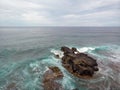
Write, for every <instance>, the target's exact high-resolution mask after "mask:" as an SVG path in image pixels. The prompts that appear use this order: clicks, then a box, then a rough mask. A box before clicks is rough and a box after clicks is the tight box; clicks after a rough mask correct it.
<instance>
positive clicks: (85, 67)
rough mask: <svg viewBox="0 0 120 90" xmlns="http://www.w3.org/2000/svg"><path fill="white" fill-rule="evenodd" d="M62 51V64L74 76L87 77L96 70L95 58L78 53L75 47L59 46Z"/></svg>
mask: <svg viewBox="0 0 120 90" xmlns="http://www.w3.org/2000/svg"><path fill="white" fill-rule="evenodd" d="M61 51H63V52H64V56H63V57H62V65H63V66H64V67H65V68H66V69H67V70H68V71H69V72H70V73H72V74H73V75H74V76H76V77H79V78H85V79H89V78H91V77H92V76H93V75H94V73H95V72H96V71H98V70H99V69H98V64H97V61H96V60H95V59H93V58H92V57H90V56H88V55H87V54H84V53H80V52H79V51H77V49H76V48H72V49H70V48H68V47H65V46H64V47H61Z"/></svg>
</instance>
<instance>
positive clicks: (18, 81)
mask: <svg viewBox="0 0 120 90" xmlns="http://www.w3.org/2000/svg"><path fill="white" fill-rule="evenodd" d="M65 45H66V46H69V47H73V46H74V47H77V49H78V50H80V51H81V52H85V53H88V54H89V55H91V56H93V57H94V58H96V59H97V60H98V63H99V64H100V68H101V69H100V71H99V72H98V74H100V76H99V77H98V78H96V79H94V80H89V81H85V80H79V79H75V78H74V77H73V76H72V75H71V74H69V73H68V72H67V71H66V70H65V69H64V68H63V67H62V66H61V62H60V60H57V59H55V58H54V54H53V53H59V50H60V47H61V46H65ZM48 66H58V67H59V68H60V69H61V71H62V72H63V73H64V76H65V77H64V78H63V80H62V81H61V83H62V85H63V87H64V89H65V90H72V89H74V88H78V89H79V90H120V70H119V69H120V27H101V28H100V27H29V28H18V27H16V28H15V27H14V28H12V27H11V28H10V27H9V28H8V27H7V28H5V27H4V28H2V27H1V28H0V90H7V89H8V87H9V86H10V85H11V84H14V85H15V87H16V88H17V90H43V87H42V79H43V78H42V77H43V74H44V72H45V70H46V68H47V67H48ZM114 84H115V85H114ZM8 90H9V89H8ZM13 90H16V89H13Z"/></svg>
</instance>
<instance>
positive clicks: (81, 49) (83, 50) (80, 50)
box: [77, 47, 95, 52]
mask: <svg viewBox="0 0 120 90" xmlns="http://www.w3.org/2000/svg"><path fill="white" fill-rule="evenodd" d="M77 50H78V51H79V52H88V51H92V50H95V48H93V47H83V48H77Z"/></svg>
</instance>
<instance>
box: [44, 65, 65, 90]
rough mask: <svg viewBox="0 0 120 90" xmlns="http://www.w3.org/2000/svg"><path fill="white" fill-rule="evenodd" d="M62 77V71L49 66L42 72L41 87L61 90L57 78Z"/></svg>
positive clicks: (45, 89)
mask: <svg viewBox="0 0 120 90" xmlns="http://www.w3.org/2000/svg"><path fill="white" fill-rule="evenodd" d="M62 78H63V73H62V72H61V71H60V69H59V68H58V67H49V70H47V71H46V72H45V74H44V79H43V84H44V85H43V87H44V90H63V88H62V85H61V84H60V83H59V80H61V79H62Z"/></svg>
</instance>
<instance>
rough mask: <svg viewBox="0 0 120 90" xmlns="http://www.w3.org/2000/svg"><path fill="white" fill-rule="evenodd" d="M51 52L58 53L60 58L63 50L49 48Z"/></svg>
mask: <svg viewBox="0 0 120 90" xmlns="http://www.w3.org/2000/svg"><path fill="white" fill-rule="evenodd" d="M51 53H53V54H55V55H59V57H60V58H62V57H63V52H62V51H60V50H55V49H52V50H51Z"/></svg>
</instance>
